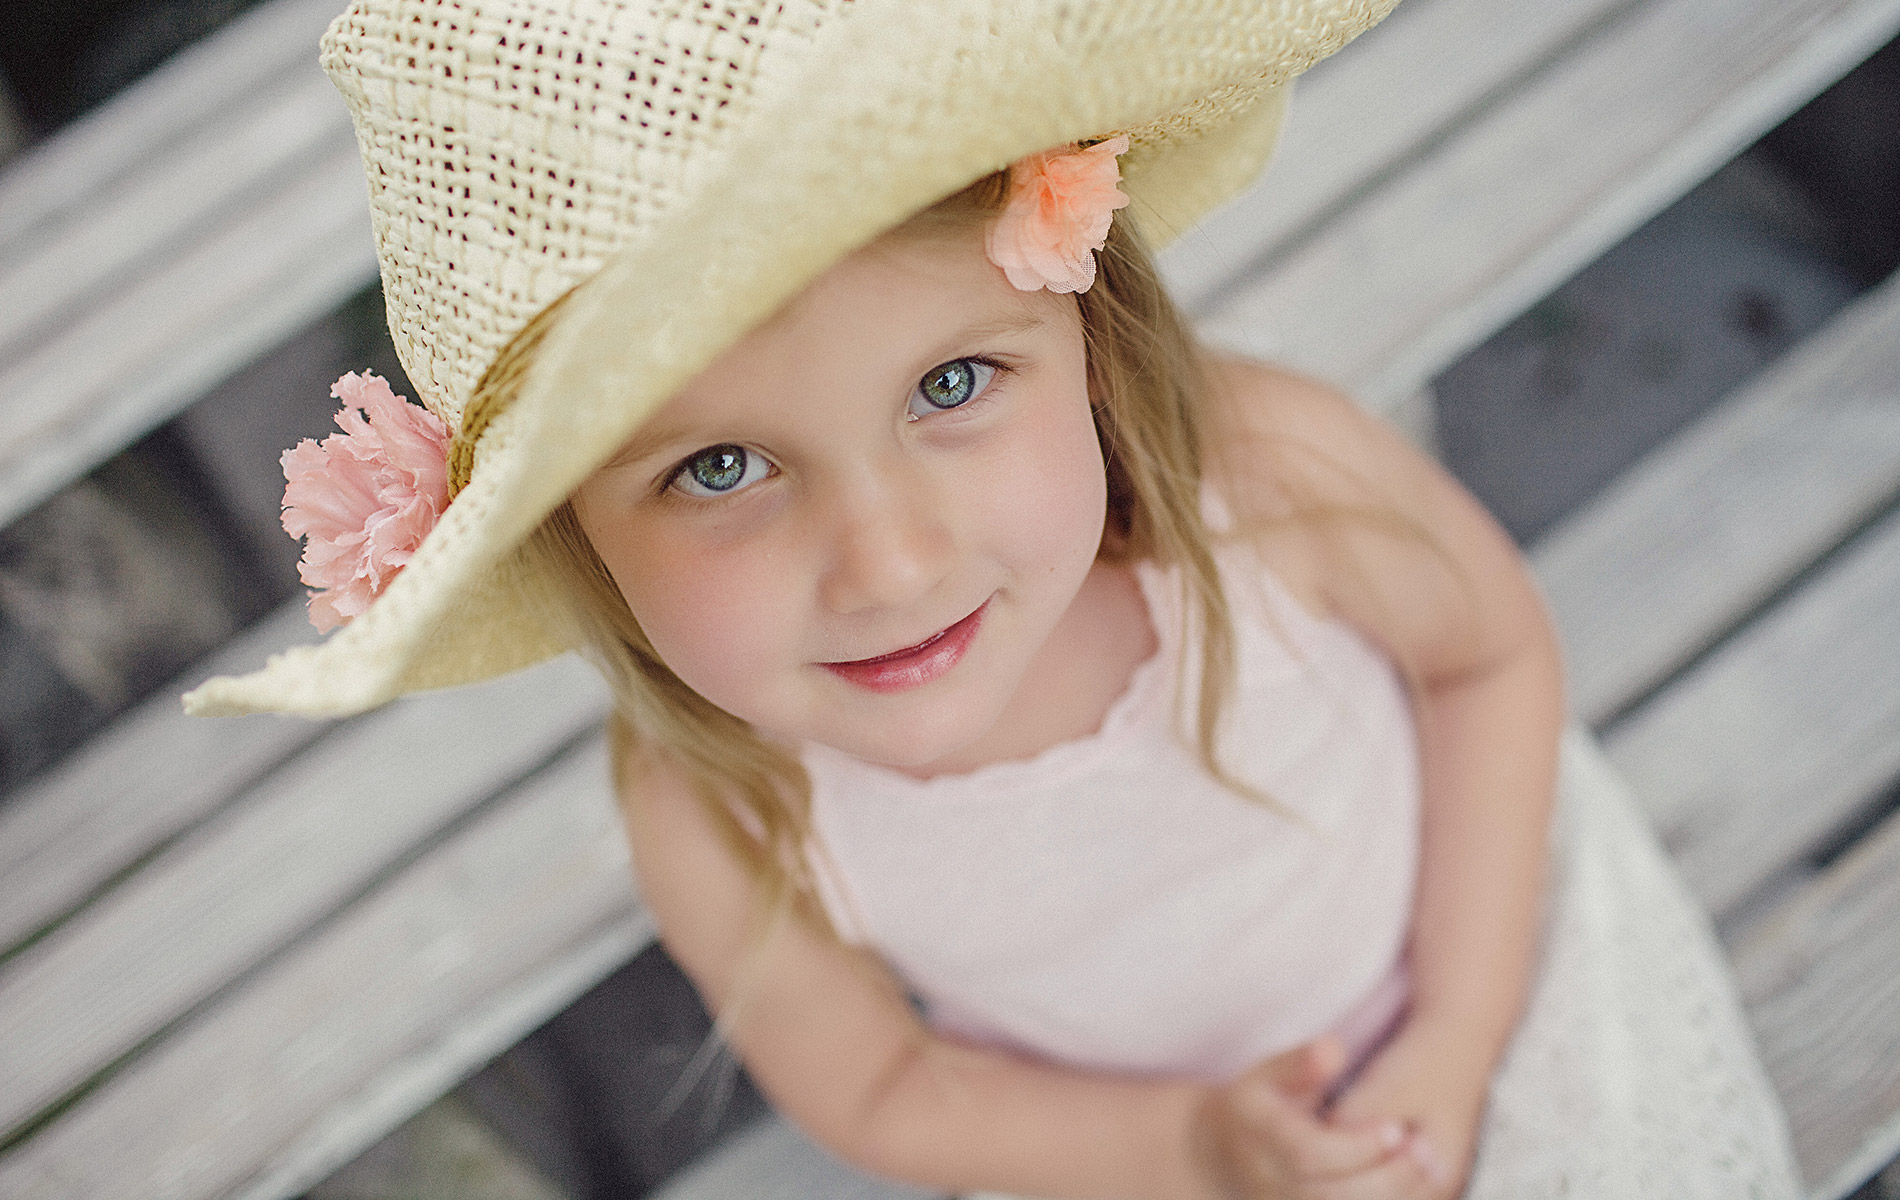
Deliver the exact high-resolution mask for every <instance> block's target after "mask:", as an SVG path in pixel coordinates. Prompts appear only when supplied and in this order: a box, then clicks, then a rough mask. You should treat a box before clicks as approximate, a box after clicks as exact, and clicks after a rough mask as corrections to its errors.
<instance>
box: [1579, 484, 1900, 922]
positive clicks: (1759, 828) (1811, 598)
mask: <svg viewBox="0 0 1900 1200" xmlns="http://www.w3.org/2000/svg"><path fill="white" fill-rule="evenodd" d="M1896 596H1900V512H1896V513H1894V514H1892V515H1889V516H1888V517H1886V518H1885V519H1884V520H1882V521H1881V522H1880V523H1879V524H1877V525H1875V526H1874V527H1873V528H1871V529H1869V530H1868V531H1867V532H1866V533H1865V534H1863V535H1861V536H1860V537H1857V538H1856V539H1855V540H1854V541H1853V542H1852V543H1851V544H1850V545H1849V546H1848V547H1846V548H1845V550H1844V551H1843V552H1842V553H1841V554H1840V556H1839V557H1838V558H1837V559H1836V560H1835V561H1832V562H1830V563H1828V564H1827V565H1826V567H1825V569H1824V570H1822V571H1820V572H1819V573H1818V574H1817V575H1816V576H1815V577H1814V578H1812V579H1810V580H1808V581H1807V582H1806V583H1805V584H1804V585H1803V587H1802V588H1801V589H1800V591H1798V592H1797V593H1795V594H1794V595H1793V596H1792V597H1790V598H1789V599H1788V600H1786V601H1785V602H1783V603H1781V604H1779V605H1777V606H1776V607H1775V608H1774V609H1773V610H1772V611H1770V612H1769V613H1767V614H1765V615H1764V616H1763V617H1762V618H1761V619H1760V620H1758V621H1756V622H1754V623H1753V624H1752V625H1750V626H1749V627H1748V628H1747V629H1746V630H1744V631H1743V632H1742V633H1740V634H1738V635H1737V636H1736V637H1735V638H1733V639H1732V640H1730V641H1729V642H1728V643H1726V644H1724V645H1723V646H1722V647H1721V649H1719V650H1717V651H1716V652H1715V653H1713V654H1712V655H1710V656H1709V657H1708V658H1707V659H1705V660H1703V661H1702V662H1701V663H1699V664H1698V665H1697V666H1696V667H1695V668H1694V669H1693V670H1691V671H1689V672H1687V673H1685V674H1684V675H1683V676H1682V677H1681V678H1680V679H1679V680H1678V681H1677V682H1675V683H1674V684H1672V685H1671V686H1670V687H1669V688H1668V689H1667V690H1666V691H1664V692H1663V693H1661V694H1660V695H1659V696H1658V697H1657V698H1656V699H1655V700H1654V701H1652V702H1650V703H1648V704H1645V705H1644V706H1643V707H1641V708H1640V709H1638V710H1637V711H1636V712H1634V713H1632V714H1631V715H1630V717H1629V718H1627V719H1626V720H1624V721H1622V722H1620V723H1618V724H1617V725H1616V726H1615V727H1613V728H1612V729H1610V730H1609V731H1608V732H1607V733H1606V734H1605V736H1604V749H1605V750H1606V752H1607V753H1608V754H1609V757H1610V759H1611V761H1612V762H1614V763H1615V764H1616V766H1617V767H1618V769H1620V770H1621V771H1622V772H1623V775H1624V777H1625V778H1626V779H1628V780H1629V782H1630V785H1631V787H1632V788H1634V789H1635V791H1636V793H1637V794H1638V795H1639V796H1641V797H1643V800H1644V803H1645V804H1646V805H1647V806H1648V807H1649V810H1650V812H1651V814H1652V815H1653V816H1654V818H1655V820H1656V825H1657V829H1658V832H1659V833H1660V834H1661V836H1662V839H1663V841H1664V843H1665V844H1666V845H1667V846H1668V847H1669V848H1670V850H1671V852H1672V853H1673V854H1674V855H1675V857H1676V861H1677V863H1678V865H1679V866H1680V867H1681V868H1682V871H1683V874H1684V876H1685V877H1686V878H1687V879H1688V881H1689V884H1690V886H1691V887H1693V888H1694V889H1695V891H1696V893H1697V894H1698V895H1700V896H1701V897H1702V899H1703V900H1704V902H1706V903H1707V904H1708V906H1709V908H1710V911H1712V912H1714V913H1715V914H1717V916H1718V917H1719V916H1721V915H1723V914H1724V913H1727V912H1728V911H1729V910H1730V909H1732V908H1733V907H1734V906H1735V905H1736V904H1737V903H1738V902H1740V901H1741V900H1743V899H1744V898H1746V897H1747V896H1748V894H1749V893H1750V892H1751V891H1753V890H1754V889H1755V888H1757V887H1759V886H1761V885H1762V884H1763V883H1764V882H1766V881H1767V880H1768V879H1769V878H1770V877H1772V876H1773V875H1774V874H1775V873H1776V872H1777V871H1779V870H1781V869H1782V868H1783V867H1785V866H1786V865H1788V864H1790V863H1792V862H1794V861H1795V860H1796V859H1798V858H1800V857H1801V856H1802V855H1804V854H1807V853H1810V852H1811V851H1813V850H1814V849H1815V848H1816V847H1817V846H1819V845H1820V844H1821V843H1822V842H1824V841H1825V840H1826V839H1827V838H1828V837H1829V836H1830V835H1831V834H1833V833H1834V832H1835V831H1836V830H1837V829H1839V828H1840V827H1841V826H1842V825H1843V824H1844V823H1845V822H1846V821H1847V819H1848V818H1849V817H1850V816H1851V815H1852V814H1853V812H1854V811H1855V810H1856V809H1857V808H1858V807H1860V806H1862V805H1864V804H1865V803H1867V802H1868V801H1869V800H1870V799H1871V798H1872V797H1873V796H1874V794H1875V793H1876V792H1877V791H1878V790H1879V789H1880V788H1881V787H1882V786H1884V785H1885V784H1886V782H1887V781H1888V780H1890V779H1892V778H1894V776H1895V775H1897V774H1900V654H1896V653H1895V648H1896V647H1900V604H1896V603H1895V601H1894V598H1895V597H1896Z"/></svg>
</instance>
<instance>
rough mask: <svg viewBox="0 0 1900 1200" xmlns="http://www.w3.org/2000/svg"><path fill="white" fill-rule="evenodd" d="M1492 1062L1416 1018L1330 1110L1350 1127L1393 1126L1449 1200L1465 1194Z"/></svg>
mask: <svg viewBox="0 0 1900 1200" xmlns="http://www.w3.org/2000/svg"><path fill="white" fill-rule="evenodd" d="M1489 1081H1490V1063H1489V1061H1488V1060H1487V1058H1486V1056H1485V1054H1484V1053H1483V1052H1482V1051H1481V1050H1474V1049H1473V1047H1472V1046H1471V1045H1470V1044H1469V1040H1468V1039H1464V1038H1461V1037H1460V1036H1459V1035H1458V1034H1457V1033H1456V1031H1454V1030H1452V1029H1449V1028H1441V1027H1439V1026H1436V1025H1433V1024H1432V1023H1430V1022H1429V1021H1422V1020H1420V1019H1418V1018H1414V1019H1412V1020H1411V1021H1409V1022H1408V1023H1407V1024H1406V1025H1405V1026H1404V1028H1402V1029H1401V1030H1400V1031H1399V1033H1398V1035H1397V1036H1396V1037H1394V1038H1393V1039H1392V1041H1391V1042H1390V1043H1388V1044H1387V1045H1386V1047H1385V1048H1384V1049H1382V1050H1381V1051H1379V1053H1378V1054H1377V1055H1376V1056H1375V1057H1374V1058H1373V1059H1372V1061H1371V1062H1370V1063H1368V1064H1367V1065H1366V1068H1365V1070H1364V1072H1363V1073H1361V1075H1360V1076H1359V1078H1358V1079H1356V1080H1354V1081H1353V1082H1352V1084H1351V1086H1350V1087H1348V1088H1347V1089H1346V1091H1345V1093H1344V1094H1343V1095H1341V1096H1340V1097H1339V1098H1338V1100H1337V1101H1336V1102H1335V1103H1334V1105H1333V1107H1332V1110H1331V1114H1332V1118H1333V1119H1334V1120H1335V1121H1339V1122H1341V1123H1343V1124H1345V1125H1348V1126H1361V1125H1374V1126H1377V1125H1378V1124H1380V1123H1381V1122H1391V1121H1397V1122H1399V1123H1400V1124H1402V1125H1403V1126H1404V1128H1405V1130H1406V1133H1407V1135H1408V1150H1409V1152H1410V1153H1411V1154H1412V1155H1413V1156H1414V1157H1416V1158H1417V1159H1418V1161H1419V1164H1420V1166H1421V1167H1422V1168H1423V1170H1424V1174H1425V1177H1426V1179H1427V1180H1428V1182H1429V1186H1428V1187H1427V1189H1426V1190H1425V1191H1423V1192H1422V1193H1420V1194H1421V1195H1423V1196H1427V1197H1431V1198H1432V1200H1450V1197H1454V1196H1457V1195H1458V1194H1459V1193H1461V1192H1463V1191H1464V1187H1465V1182H1466V1180H1467V1179H1468V1178H1469V1177H1470V1174H1471V1163H1472V1158H1473V1154H1474V1151H1475V1150H1476V1148H1477V1139H1478V1124H1479V1120H1480V1118H1481V1117H1482V1116H1483V1113H1484V1100H1485V1095H1486V1093H1487V1091H1488V1089H1489Z"/></svg>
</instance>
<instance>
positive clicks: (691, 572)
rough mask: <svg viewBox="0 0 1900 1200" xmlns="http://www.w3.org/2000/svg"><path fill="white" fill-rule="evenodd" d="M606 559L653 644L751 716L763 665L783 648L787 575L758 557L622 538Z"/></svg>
mask: <svg viewBox="0 0 1900 1200" xmlns="http://www.w3.org/2000/svg"><path fill="white" fill-rule="evenodd" d="M613 549H614V551H615V552H614V553H613V554H612V555H611V556H610V555H609V554H607V553H604V552H603V553H602V555H601V557H602V559H603V561H605V562H606V563H607V567H608V570H610V571H611V572H612V573H613V576H614V580H615V582H617V583H618V584H619V585H620V593H621V595H622V596H624V597H626V600H627V607H628V608H630V609H631V610H632V611H633V615H634V619H635V620H637V621H639V623H640V628H641V629H642V630H643V631H644V632H645V633H646V635H647V640H648V641H649V642H651V643H652V645H653V649H654V651H655V652H656V653H657V654H658V655H659V656H660V660H661V661H662V662H664V663H665V664H666V665H667V666H668V667H669V668H670V669H671V670H672V671H673V673H674V674H675V675H677V676H679V678H680V681H681V682H682V683H684V684H686V686H688V687H690V688H692V689H693V690H694V691H696V692H698V693H699V694H700V695H702V696H704V697H705V698H706V699H708V700H710V701H712V702H713V703H714V704H717V705H719V706H720V707H721V708H724V709H726V710H727V711H729V712H733V713H735V714H736V715H739V716H746V715H747V712H746V710H747V709H748V708H749V707H750V706H749V705H748V704H747V703H746V697H747V696H748V695H749V694H750V691H751V689H752V685H753V683H754V681H755V680H756V679H757V677H758V674H759V668H760V667H761V665H762V664H768V663H771V662H775V661H777V659H778V658H779V657H781V656H782V655H781V652H782V651H783V649H784V647H783V646H782V645H780V644H779V643H780V642H782V641H783V634H784V631H783V630H782V629H781V628H779V624H780V622H781V621H782V618H783V610H784V602H783V601H784V594H783V585H782V581H775V580H774V578H773V576H772V573H771V572H769V571H762V570H760V569H758V568H759V562H758V556H757V555H755V554H750V553H741V552H737V551H734V552H729V553H726V552H721V551H718V550H709V549H708V548H707V547H706V546H704V545H703V544H698V545H693V546H690V547H688V546H685V545H674V544H671V543H670V542H669V540H668V539H665V538H644V539H636V538H632V537H628V538H623V539H621V543H620V544H619V545H616V546H615V547H614V548H613Z"/></svg>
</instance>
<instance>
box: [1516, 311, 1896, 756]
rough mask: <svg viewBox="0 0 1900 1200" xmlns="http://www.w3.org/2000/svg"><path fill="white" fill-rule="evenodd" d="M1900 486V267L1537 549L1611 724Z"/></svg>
mask: <svg viewBox="0 0 1900 1200" xmlns="http://www.w3.org/2000/svg"><path fill="white" fill-rule="evenodd" d="M1896 493H1900V276H1896V277H1895V278H1894V279H1892V280H1889V281H1888V282H1887V283H1886V284H1885V285H1883V286H1882V287H1880V288H1879V289H1878V290H1876V291H1875V292H1873V293H1871V294H1869V295H1867V296H1865V297H1863V298H1862V299H1861V300H1860V301H1858V302H1857V303H1856V304H1855V305H1854V306H1853V307H1852V308H1850V309H1849V310H1848V311H1847V312H1845V313H1843V314H1841V315H1840V316H1838V317H1836V318H1835V319H1834V321H1833V322H1832V323H1830V325H1829V326H1828V327H1827V328H1826V329H1825V330H1823V331H1822V332H1820V333H1819V334H1816V335H1815V336H1814V337H1812V338H1810V339H1809V340H1808V341H1807V342H1805V343H1804V344H1803V345H1801V346H1800V347H1798V348H1797V349H1795V350H1794V351H1792V352H1790V353H1789V354H1788V355H1786V356H1785V357H1784V358H1783V359H1782V360H1781V361H1779V362H1778V363H1776V364H1775V365H1774V366H1772V367H1771V368H1770V369H1769V370H1767V371H1765V372H1763V373H1762V374H1761V375H1760V376H1758V377H1756V378H1755V379H1754V380H1753V381H1751V382H1750V383H1749V384H1748V385H1747V386H1746V387H1744V388H1743V389H1742V390H1741V391H1740V392H1738V393H1737V394H1736V395H1735V396H1734V397H1733V398H1731V399H1729V400H1727V401H1725V402H1724V403H1723V404H1722V405H1721V406H1720V407H1719V408H1717V409H1716V410H1714V411H1713V412H1712V413H1710V414H1709V415H1708V416H1706V417H1704V418H1703V419H1701V420H1700V421H1698V422H1697V423H1696V424H1695V425H1693V426H1691V427H1690V428H1688V429H1686V430H1684V431H1683V432H1682V433H1680V434H1678V435H1677V436H1676V437H1675V438H1673V439H1671V440H1670V441H1669V442H1668V443H1666V444H1665V445H1663V446H1661V447H1658V448H1657V449H1655V450H1652V451H1651V452H1650V453H1649V454H1648V455H1646V456H1645V457H1644V459H1643V460H1642V461H1641V462H1640V463H1638V464H1637V465H1636V466H1635V467H1634V468H1632V469H1631V470H1630V471H1628V472H1626V473H1625V474H1624V475H1623V476H1622V477H1621V478H1619V479H1618V480H1616V481H1615V482H1614V483H1613V484H1612V485H1611V486H1610V487H1609V488H1608V489H1606V490H1605V492H1604V493H1603V494H1602V495H1600V496H1599V497H1598V498H1597V499H1595V500H1593V501H1592V502H1591V503H1590V504H1589V505H1588V506H1587V507H1586V508H1585V509H1583V510H1582V511H1580V512H1578V513H1576V514H1575V515H1573V516H1572V517H1571V518H1570V519H1568V520H1567V521H1565V522H1564V523H1563V524H1561V525H1559V526H1558V527H1557V528H1555V529H1553V530H1551V531H1550V533H1549V534H1547V535H1546V536H1545V537H1544V538H1543V539H1541V540H1540V541H1539V542H1538V544H1537V546H1536V547H1535V548H1534V549H1533V552H1532V556H1531V557H1532V561H1533V563H1534V565H1535V567H1536V570H1537V575H1538V578H1539V580H1540V581H1541V582H1542V584H1543V586H1544V590H1545V594H1546V595H1547V596H1548V597H1549V600H1550V605H1551V609H1552V612H1553V614H1554V615H1555V617H1556V620H1557V627H1558V628H1559V630H1561V631H1562V635H1563V640H1564V649H1565V656H1566V660H1567V668H1568V676H1569V685H1570V697H1571V706H1572V711H1573V712H1574V713H1575V714H1576V715H1577V716H1578V717H1579V718H1580V719H1582V720H1583V721H1585V722H1588V723H1590V724H1593V725H1594V724H1598V723H1600V722H1601V721H1603V720H1604V719H1605V718H1606V717H1608V716H1609V715H1610V714H1612V713H1615V712H1617V711H1619V710H1621V709H1623V708H1625V707H1627V706H1628V705H1629V704H1631V703H1632V702H1634V701H1635V700H1637V699H1639V698H1640V697H1641V696H1643V695H1644V694H1645V693H1647V692H1648V691H1649V690H1651V689H1652V688H1654V687H1655V686H1656V684H1657V683H1659V682H1660V681H1661V680H1662V679H1663V678H1664V677H1665V676H1666V675H1667V674H1669V673H1670V672H1671V671H1673V670H1675V669H1676V668H1678V667H1680V666H1681V665H1683V664H1684V663H1686V662H1687V661H1689V660H1690V659H1691V658H1692V657H1693V656H1694V655H1696V654H1697V653H1699V652H1701V651H1702V650H1703V649H1705V648H1706V647H1708V646H1709V645H1711V644H1713V643H1714V641H1715V640H1716V639H1717V638H1718V637H1719V636H1721V635H1722V634H1723V633H1724V632H1725V631H1727V630H1728V629H1729V628H1730V627H1731V626H1733V625H1734V624H1735V623H1736V621H1738V620H1739V619H1740V618H1741V617H1743V616H1744V615H1746V614H1747V613H1748V612H1749V611H1750V610H1751V609H1753V608H1755V607H1756V606H1758V605H1759V604H1761V603H1762V602H1763V601H1765V600H1766V599H1767V598H1768V597H1769V596H1770V595H1771V594H1772V593H1773V592H1774V591H1775V589H1777V588H1779V587H1780V586H1782V585H1783V584H1784V583H1786V582H1787V581H1788V580H1789V579H1791V578H1792V577H1793V576H1794V575H1795V574H1796V572H1798V571H1800V570H1801V569H1802V568H1803V567H1805V566H1806V565H1807V564H1809V563H1811V562H1813V561H1814V560H1816V559H1818V558H1819V557H1821V555H1822V554H1823V553H1825V552H1826V551H1827V550H1828V549H1829V548H1830V547H1832V546H1833V545H1834V544H1835V543H1837V542H1838V541H1839V540H1840V539H1841V538H1842V537H1844V536H1845V535H1846V534H1847V533H1848V531H1850V530H1852V529H1853V528H1855V527H1856V526H1858V525H1859V524H1860V523H1861V522H1862V521H1864V520H1866V519H1867V518H1868V517H1869V516H1870V515H1871V514H1873V513H1875V512H1877V511H1879V510H1880V509H1881V508H1882V507H1884V506H1885V505H1886V504H1887V503H1888V502H1890V501H1891V500H1892V499H1893V497H1894V496H1895V494H1896Z"/></svg>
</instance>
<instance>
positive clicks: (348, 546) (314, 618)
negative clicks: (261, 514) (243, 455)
mask: <svg viewBox="0 0 1900 1200" xmlns="http://www.w3.org/2000/svg"><path fill="white" fill-rule="evenodd" d="M330 394H331V395H332V396H335V397H336V398H337V399H338V400H341V401H342V402H343V408H342V410H341V411H339V412H338V413H337V414H336V423H337V425H338V427H339V428H341V429H342V430H343V432H342V433H333V434H331V435H330V436H329V437H327V438H324V439H323V441H321V442H316V441H313V440H311V439H309V438H305V439H304V440H303V441H301V442H298V443H297V444H296V445H295V446H294V447H292V448H291V449H289V450H286V451H284V457H283V460H282V461H283V467H284V479H285V483H286V486H285V487H284V531H285V532H286V533H288V534H290V536H291V537H305V538H307V539H308V540H307V541H305V542H304V548H303V561H302V562H301V563H299V564H298V567H297V575H298V577H299V578H301V579H302V580H303V581H304V582H305V583H306V584H308V585H309V586H311V587H313V588H317V589H319V590H317V591H315V592H312V593H311V594H310V623H311V624H312V625H315V626H316V627H317V629H318V631H319V632H322V633H328V632H329V631H330V630H332V629H335V628H336V627H337V626H339V625H341V624H343V623H344V622H345V621H348V620H350V619H351V618H352V617H356V616H359V615H361V614H362V613H363V612H364V611H365V610H366V609H368V608H369V605H370V601H372V600H374V599H375V598H376V597H378V596H380V595H382V593H383V589H384V588H386V587H388V586H389V581H390V580H392V579H394V578H395V577H396V575H397V573H398V572H400V571H401V570H402V569H403V567H404V566H405V565H406V564H407V563H408V562H409V559H410V558H411V557H412V556H413V555H414V554H415V550H416V547H417V546H419V545H421V544H422V539H423V537H424V536H425V535H426V534H427V533H428V532H429V530H431V529H433V528H434V527H435V522H436V518H438V517H440V516H441V515H442V510H443V509H444V508H446V507H448V502H449V471H448V450H449V429H448V426H447V425H444V424H443V423H442V421H441V420H440V419H439V418H437V417H436V415H435V414H434V413H432V412H430V411H428V410H427V409H425V408H423V407H421V406H420V405H416V404H411V403H409V402H408V400H407V399H406V398H404V397H402V396H398V395H396V393H394V392H393V391H391V390H390V388H389V381H388V380H386V379H382V378H380V377H378V376H375V375H369V374H364V375H358V374H356V373H355V372H354V371H352V372H351V373H350V374H348V375H345V376H344V377H343V378H341V379H339V380H337V381H336V384H335V385H334V386H333V387H331V389H330Z"/></svg>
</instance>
